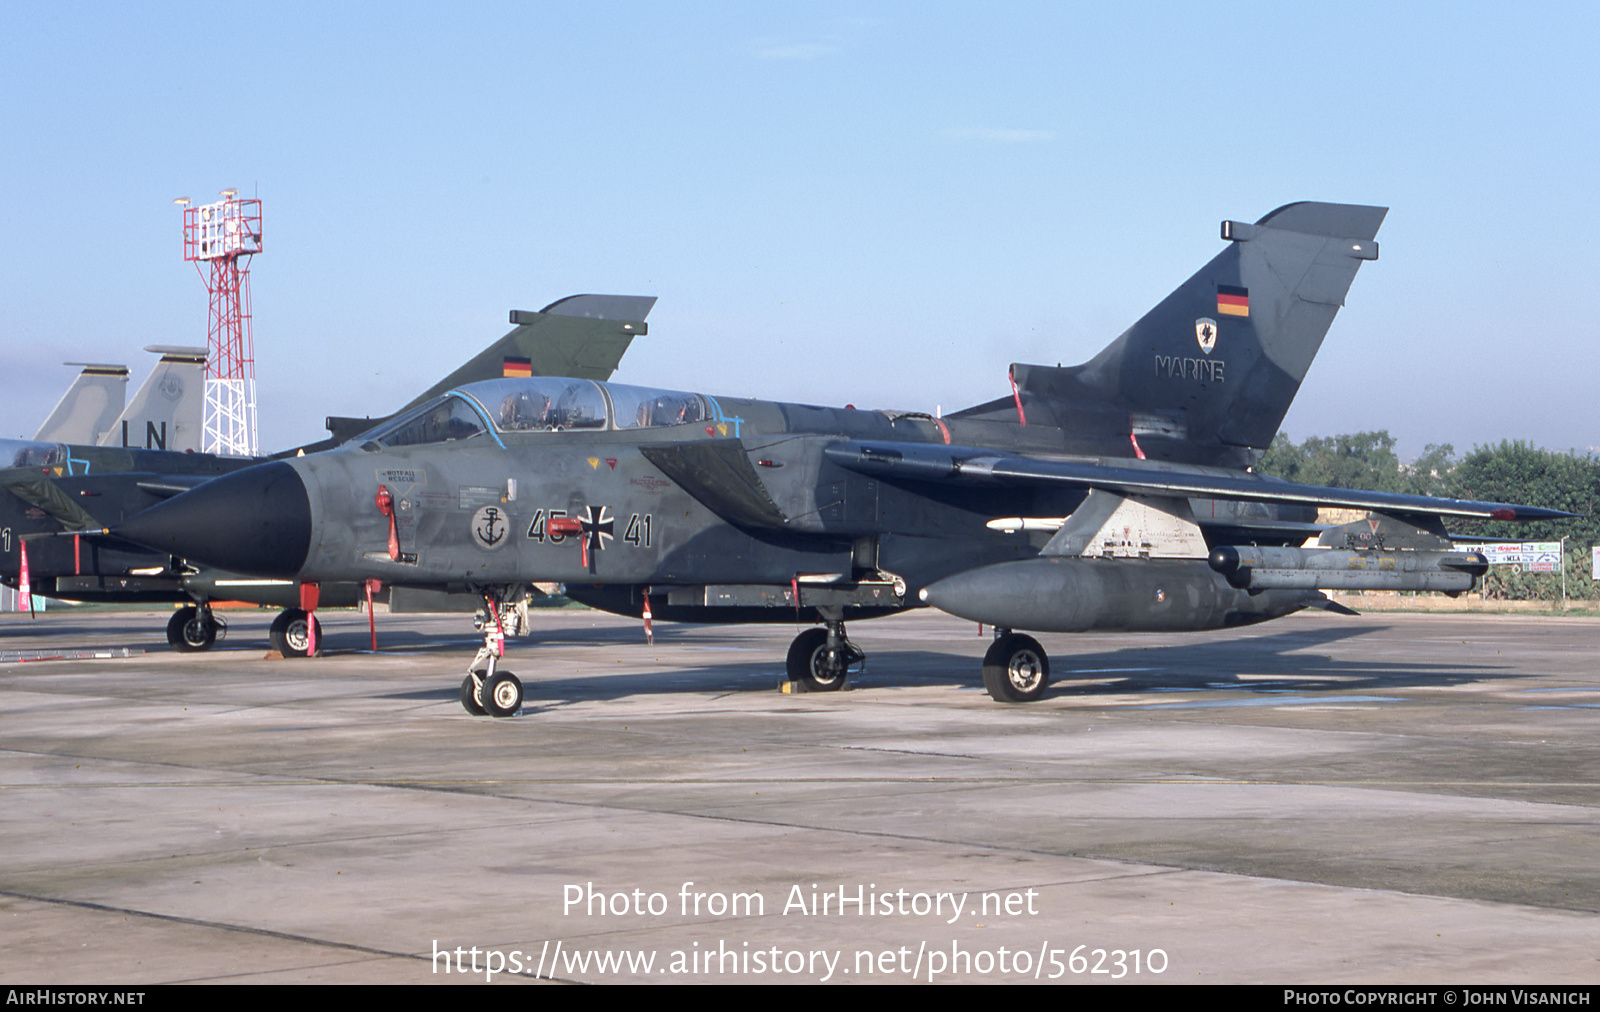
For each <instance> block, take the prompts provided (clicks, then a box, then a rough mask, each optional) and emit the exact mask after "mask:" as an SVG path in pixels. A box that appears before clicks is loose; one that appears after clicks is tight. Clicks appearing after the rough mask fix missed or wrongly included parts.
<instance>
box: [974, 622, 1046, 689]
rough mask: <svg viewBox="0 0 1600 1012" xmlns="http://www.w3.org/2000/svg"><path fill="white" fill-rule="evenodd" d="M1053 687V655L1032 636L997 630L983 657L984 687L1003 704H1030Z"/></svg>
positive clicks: (1007, 630) (1008, 630)
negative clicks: (1051, 665) (1047, 652)
mask: <svg viewBox="0 0 1600 1012" xmlns="http://www.w3.org/2000/svg"><path fill="white" fill-rule="evenodd" d="M1049 684H1050V655H1049V654H1046V653H1045V652H1044V647H1041V646H1040V645H1039V641H1038V640H1036V639H1034V638H1033V637H1032V636H1024V635H1022V634H1021V633H1014V632H1012V631H1011V630H1010V629H999V628H997V629H995V631H994V642H993V643H991V644H990V645H989V650H988V652H987V653H985V654H984V655H983V687H984V688H985V689H987V690H988V692H989V695H990V696H992V697H994V699H995V700H996V701H997V702H1001V703H1031V702H1033V701H1034V700H1036V699H1038V698H1040V697H1041V696H1043V695H1044V690H1045V687H1046V686H1047V685H1049Z"/></svg>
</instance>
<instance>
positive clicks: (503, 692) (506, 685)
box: [467, 671, 522, 717]
mask: <svg viewBox="0 0 1600 1012" xmlns="http://www.w3.org/2000/svg"><path fill="white" fill-rule="evenodd" d="M471 677H472V676H471V675H468V676H467V678H468V679H469V680H470V679H471ZM478 701H479V702H480V703H482V704H483V709H484V711H485V712H486V713H488V714H489V716H491V717H514V716H516V714H517V712H518V711H520V710H521V709H522V682H520V681H519V680H518V679H517V676H516V675H513V674H512V673H511V672H509V671H496V672H495V673H494V677H493V678H491V679H489V680H488V681H486V682H484V683H483V692H482V693H481V695H480V696H479V700H478Z"/></svg>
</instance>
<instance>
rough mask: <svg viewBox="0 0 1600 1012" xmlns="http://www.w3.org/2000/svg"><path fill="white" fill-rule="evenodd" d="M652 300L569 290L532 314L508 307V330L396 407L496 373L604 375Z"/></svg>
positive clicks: (638, 330) (640, 328)
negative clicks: (460, 364) (441, 377)
mask: <svg viewBox="0 0 1600 1012" xmlns="http://www.w3.org/2000/svg"><path fill="white" fill-rule="evenodd" d="M655 304H656V300H655V297H654V296H651V295H569V296H567V297H566V298H564V299H557V300H556V301H555V302H552V303H550V305H548V306H545V307H544V308H543V309H541V310H539V311H538V312H537V313H530V312H528V311H526V310H521V309H513V310H512V311H511V323H512V324H513V327H512V330H511V333H509V334H507V335H506V336H505V337H502V338H501V339H500V340H498V341H496V342H495V343H494V344H491V345H489V347H487V348H485V349H484V350H483V351H481V352H479V353H478V354H477V355H474V356H473V357H472V358H471V359H469V360H468V361H467V363H466V364H465V365H463V366H462V367H461V368H459V369H457V370H456V371H455V372H453V373H451V374H450V375H448V376H446V377H445V378H444V379H442V380H440V381H439V382H437V383H435V384H434V385H433V386H431V387H429V388H428V389H427V390H425V391H423V392H422V394H421V395H420V396H418V397H417V398H416V399H415V400H413V401H412V402H411V403H410V404H407V405H406V406H405V407H404V408H401V409H400V410H401V411H405V410H407V409H409V408H411V407H413V406H415V405H417V404H421V403H423V402H424V401H429V400H432V399H433V398H435V397H437V396H438V395H439V394H442V393H444V392H445V391H446V390H453V389H455V388H456V387H458V386H461V385H462V384H463V383H474V382H477V381H478V380H486V379H498V378H500V377H501V376H512V375H522V376H570V377H572V378H574V379H592V380H608V379H610V378H611V374H612V373H613V372H616V370H617V363H619V362H621V361H622V356H623V353H625V352H626V351H627V350H628V345H630V344H632V343H633V339H634V338H635V337H637V336H639V335H640V334H643V333H646V327H645V322H644V320H645V317H647V316H649V315H650V310H651V309H652V308H654V306H655ZM511 370H518V371H516V372H513V371H511Z"/></svg>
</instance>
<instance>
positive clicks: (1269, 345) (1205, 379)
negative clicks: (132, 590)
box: [116, 202, 1569, 716]
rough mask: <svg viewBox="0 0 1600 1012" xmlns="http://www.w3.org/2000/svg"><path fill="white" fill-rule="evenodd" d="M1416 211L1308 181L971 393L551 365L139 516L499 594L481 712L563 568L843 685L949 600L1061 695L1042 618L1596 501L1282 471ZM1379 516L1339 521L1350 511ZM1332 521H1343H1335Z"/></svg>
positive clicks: (1469, 569)
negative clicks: (1310, 396) (1280, 444)
mask: <svg viewBox="0 0 1600 1012" xmlns="http://www.w3.org/2000/svg"><path fill="white" fill-rule="evenodd" d="M1385 213H1386V209H1384V208H1379V207H1364V206H1354V205H1341V204H1324V203H1310V202H1306V203H1296V204H1289V205H1287V206H1285V207H1281V208H1279V209H1278V210H1276V211H1273V212H1272V213H1270V214H1268V215H1267V216H1266V217H1264V218H1262V219H1261V220H1260V221H1258V222H1256V223H1254V224H1247V223H1243V222H1233V221H1229V222H1224V223H1223V225H1222V238H1223V240H1225V241H1226V243H1227V245H1226V246H1225V247H1224V248H1223V250H1222V251H1221V252H1220V253H1219V254H1217V256H1216V257H1215V258H1213V259H1212V260H1211V261H1210V262H1209V263H1208V264H1206V265H1205V266H1204V267H1202V268H1201V269H1200V270H1199V271H1198V272H1197V273H1196V274H1195V275H1194V276H1193V277H1191V278H1190V279H1189V280H1188V281H1186V282H1184V283H1183V284H1182V285H1180V286H1179V287H1178V288H1177V290H1176V291H1174V292H1173V293H1172V294H1171V295H1169V296H1167V298H1165V299H1164V300H1162V302H1161V303H1160V304H1159V305H1158V306H1156V307H1155V308H1154V309H1153V310H1151V311H1150V312H1149V313H1147V314H1146V315H1145V316H1144V317H1143V318H1142V319H1140V320H1139V321H1138V322H1137V323H1135V324H1134V325H1133V326H1132V327H1131V328H1129V329H1128V331H1127V332H1125V333H1124V334H1122V335H1121V336H1120V337H1118V338H1117V339H1116V340H1115V341H1113V342H1112V343H1111V344H1110V345H1109V346H1108V347H1107V348H1106V349H1105V350H1104V351H1102V352H1101V353H1100V354H1099V355H1097V356H1095V357H1094V358H1093V359H1092V360H1090V361H1089V362H1087V363H1085V364H1083V365H1079V366H1072V367H1068V368H1061V367H1050V366H1041V365H1021V364H1016V365H1013V366H1012V367H1011V386H1012V391H1011V394H1010V396H1006V397H1002V398H999V399H997V400H994V401H990V402H988V403H985V404H979V405H977V406H975V407H971V408H968V409H966V410H964V411H960V412H957V413H955V414H953V415H948V416H945V417H933V416H930V415H928V414H924V413H919V412H898V411H861V410H855V409H853V408H824V407H815V406H811V405H805V404H788V403H779V402H768V401H758V400H751V399H745V398H735V397H722V396H708V395H702V394H698V393H688V392H680V391H670V390H658V389H651V388H645V387H637V386H625V385H622V384H617V383H597V382H591V381H587V380H581V379H556V378H548V377H545V378H540V377H533V378H527V379H497V380H492V381H489V382H481V383H469V384H465V385H463V386H461V387H459V388H457V389H454V390H450V391H448V392H446V393H444V394H442V396H440V397H438V398H436V399H435V400H433V401H431V402H429V403H427V404H424V405H422V406H420V407H418V408H417V409H416V410H414V411H412V412H409V413H405V414H402V415H400V416H398V417H396V418H394V419H393V420H391V421H390V422H388V423H386V424H384V425H381V426H377V427H375V428H373V429H371V430H370V431H368V432H366V433H363V434H362V435H360V436H358V437H356V438H355V439H353V440H352V441H351V442H349V443H347V444H346V445H344V446H342V447H340V448H339V449H337V450H334V451H331V452H329V453H325V454H318V455H315V456H309V457H304V458H299V459H294V460H286V461H281V462H277V463H271V464H266V465H262V466H258V467H253V468H249V469H247V470H243V471H239V472H236V473H234V474H231V475H228V476H226V477H223V478H219V479H217V480H215V481H211V482H208V483H207V484H206V485H204V486H202V487H200V488H198V489H196V490H195V491H192V492H188V493H185V494H183V495H181V496H177V497H175V498H173V499H171V500H169V501H168V502H166V503H163V504H162V505H159V506H157V507H155V508H153V509H151V510H149V511H147V512H145V513H143V514H140V515H139V516H137V517H133V518H131V519H130V520H128V521H126V522H125V523H123V524H121V525H120V526H119V527H118V528H117V529H116V533H117V534H119V535H120V536H122V537H125V538H127V539H129V540H132V541H135V542H139V543H141V544H146V545H150V546H152V547H154V548H158V549H160V550H161V551H167V552H171V553H173V554H175V555H178V556H181V557H184V558H187V559H191V560H198V561H201V562H204V563H207V564H209V565H214V566H218V567H222V568H225V569H229V570H234V571H238V572H247V573H255V574H262V575H266V576H271V577H276V578H280V579H286V580H295V581H300V582H302V583H305V584H315V583H318V582H322V581H341V580H343V581H358V580H362V579H368V578H377V579H381V580H383V581H384V582H385V583H388V584H390V585H393V586H414V587H429V588H434V589H438V590H445V591H450V592H456V593H464V594H472V595H476V596H477V597H478V598H479V599H481V600H482V601H483V602H484V604H485V609H484V612H483V613H482V617H483V619H484V622H483V625H484V627H485V643H484V648H483V649H482V650H481V651H480V652H479V654H478V657H477V659H476V660H475V661H474V662H473V664H472V666H471V669H470V671H469V673H468V675H467V677H466V678H465V679H464V681H463V682H462V685H461V700H462V704H463V705H464V706H465V707H466V709H467V710H469V711H471V712H473V713H483V712H487V713H489V714H492V715H495V716H507V715H510V714H513V713H516V712H518V710H519V708H520V705H521V700H522V686H521V682H520V681H519V680H518V679H517V678H516V676H515V675H513V674H511V673H510V672H509V671H506V670H504V669H503V668H502V667H501V666H500V663H499V661H500V657H501V655H502V652H503V630H502V625H503V622H504V617H505V615H506V613H507V609H508V607H509V606H510V603H511V602H512V601H514V600H515V599H516V598H517V597H518V596H519V595H520V594H522V593H523V592H524V588H525V587H526V586H527V585H528V584H529V583H531V582H533V581H551V582H559V583H562V584H564V585H565V588H566V593H567V594H568V595H569V596H571V597H573V598H576V599H577V600H579V601H583V602H585V603H588V604H590V605H593V606H595V607H598V608H603V609H606V610H608V611H612V612H617V613H621V614H628V615H635V616H644V615H652V616H653V617H655V618H659V619H664V620H686V621H711V622H727V621H781V622H788V621H795V620H803V621H807V622H811V623H821V628H812V629H808V630H806V631H804V632H802V633H800V635H799V636H797V637H796V638H795V640H794V642H793V644H792V646H791V647H790V650H789V653H788V658H787V667H788V672H789V675H790V677H791V679H793V680H794V681H796V682H799V683H801V684H803V685H804V686H806V687H808V688H810V689H812V690H829V689H837V688H839V687H840V686H841V685H842V684H843V683H844V682H845V680H846V678H847V676H848V674H849V671H850V670H851V668H852V667H854V666H855V665H857V664H859V663H860V661H861V660H862V659H863V654H862V653H861V651H860V650H859V649H858V648H857V647H856V646H855V645H854V644H853V643H851V641H850V640H849V639H848V638H847V636H846V632H845V624H846V622H847V621H849V620H853V619H858V618H868V617H872V616H877V615H886V614H890V613H893V612H897V611H901V610H904V609H907V608H913V607H918V606H922V605H930V606H933V607H937V608H940V609H943V610H944V611H947V612H949V613H951V614H954V615H959V616H963V617H965V618H968V619H972V620H974V621H977V622H982V623H987V624H990V625H992V626H994V628H995V638H994V641H993V643H992V644H991V646H990V647H989V650H988V653H987V655H986V656H985V658H984V664H983V680H984V685H985V687H986V689H987V690H988V691H989V693H990V694H991V695H992V696H993V697H994V698H995V699H997V700H1000V701H1003V702H1022V701H1027V700H1033V699H1037V698H1039V697H1040V696H1041V695H1042V694H1043V693H1044V691H1045V687H1046V685H1047V684H1048V682H1049V678H1050V666H1049V658H1048V657H1047V655H1046V653H1045V650H1044V649H1043V648H1042V647H1041V646H1040V645H1039V643H1038V641H1037V640H1035V639H1034V638H1033V637H1031V636H1029V635H1026V633H1025V632H1023V631H1022V630H1029V631H1045V632H1076V631H1085V630H1126V631H1178V630H1203V629H1217V628H1224V627H1231V626H1239V625H1248V624H1251V623H1254V622H1260V621H1263V620H1266V619H1271V618H1276V617H1279V616H1282V615H1287V614H1289V613H1291V612H1295V611H1299V610H1301V609H1303V608H1312V607H1321V608H1332V609H1334V610H1338V609H1337V606H1335V605H1333V604H1332V603H1331V602H1330V601H1329V600H1328V599H1327V597H1326V596H1325V595H1324V594H1323V593H1322V590H1324V589H1331V588H1352V589H1353V588H1383V589H1430V590H1442V591H1446V592H1450V593H1459V592H1461V591H1464V590H1467V589H1469V588H1470V587H1471V586H1472V585H1473V582H1474V580H1475V578H1476V577H1477V576H1478V575H1481V574H1482V572H1483V571H1484V568H1485V561H1484V558H1483V556H1481V555H1479V554H1477V553H1474V552H1469V551H1457V550H1456V549H1455V547H1454V546H1453V544H1452V542H1451V541H1450V538H1449V535H1448V533H1447V532H1446V530H1445V527H1444V523H1443V519H1444V518H1447V517H1458V518H1459V517H1465V518H1495V519H1507V520H1531V519H1542V518H1551V517H1561V516H1567V515H1569V514H1564V513H1560V512H1558V511H1554V510H1546V509H1538V508H1534V507H1528V506H1517V505H1508V504H1503V503H1487V502H1468V501H1460V500H1453V499H1437V498H1427V497H1420V496H1405V495H1394V494H1386V493H1378V492H1361V491H1351V490H1347V489H1334V488H1320V487H1311V486H1304V485H1295V484H1290V483H1288V482H1284V481H1279V480H1275V479H1272V478H1269V477H1265V476H1262V475H1259V474H1256V473H1254V472H1253V471H1252V470H1251V468H1252V466H1253V465H1254V464H1255V463H1256V462H1257V461H1258V460H1259V459H1260V457H1261V454H1262V453H1263V451H1264V450H1265V448H1266V447H1267V446H1268V445H1269V444H1270V442H1271V440H1272V438H1273V435H1274V434H1275V433H1276V432H1277V429H1278V426H1279V424H1280V423H1281V421H1282V419H1283V417H1284V414H1285V412H1287V410H1288V408H1289V404H1290V401H1291V400H1292V399H1293V397H1294V395H1295V393H1296V391H1297V390H1298V389H1299V386H1300V383H1301V380H1302V379H1303V378H1304V376H1305V374H1306V370H1307V368H1308V367H1309V366H1310V364H1311V361H1312V358H1313V356H1315V354H1316V352H1317V350H1318V348H1319V346H1320V345H1321V343H1322V340H1323V337H1324V335H1325V334H1326V333H1327V331H1328V328H1329V326H1330V324H1331V323H1332V321H1333V318H1334V314H1335V313H1336V312H1337V311H1338V309H1339V307H1340V306H1341V305H1342V304H1343V301H1344V297H1345V294H1346V292H1347V291H1348V289H1349V287H1350V284H1351V282H1352V280H1353V279H1354V278H1355V275H1356V271H1357V269H1358V268H1359V267H1360V266H1361V265H1362V264H1363V263H1365V262H1367V261H1370V260H1375V259H1377V255H1378V247H1377V244H1376V243H1375V242H1374V241H1373V239H1374V236H1375V235H1376V233H1377V231H1378V227H1379V225H1380V224H1381V223H1382V221H1383V218H1384V215H1385ZM1322 505H1327V506H1339V507H1352V508H1361V509H1366V510H1370V511H1371V518H1370V519H1369V520H1365V521H1361V522H1358V523H1356V524H1352V525H1348V526H1346V527H1337V528H1327V527H1324V526H1322V525H1318V524H1316V523H1315V519H1316V510H1317V507H1318V506H1322ZM1312 538H1314V539H1316V541H1315V542H1314V546H1310V545H1308V546H1306V547H1300V546H1302V545H1305V544H1306V543H1307V541H1308V539H1312Z"/></svg>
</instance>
